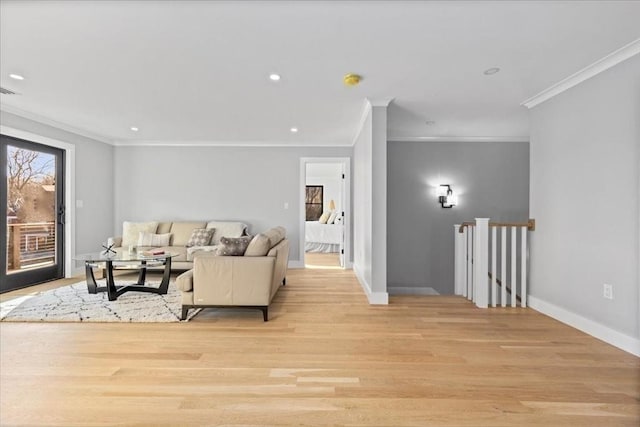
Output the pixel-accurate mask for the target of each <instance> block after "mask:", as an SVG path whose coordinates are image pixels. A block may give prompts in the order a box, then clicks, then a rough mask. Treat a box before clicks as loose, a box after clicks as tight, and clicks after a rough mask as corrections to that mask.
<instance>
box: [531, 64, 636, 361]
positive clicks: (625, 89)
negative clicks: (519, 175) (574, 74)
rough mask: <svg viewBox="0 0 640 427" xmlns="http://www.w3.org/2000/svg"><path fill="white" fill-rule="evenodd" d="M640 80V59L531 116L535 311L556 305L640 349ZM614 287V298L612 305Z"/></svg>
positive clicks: (554, 100)
mask: <svg viewBox="0 0 640 427" xmlns="http://www.w3.org/2000/svg"><path fill="white" fill-rule="evenodd" d="M639 76H640V55H636V56H634V57H632V58H630V59H628V60H626V61H624V62H622V63H620V64H618V65H616V66H615V67H613V68H610V69H608V70H606V71H604V72H602V73H600V74H598V75H596V76H595V77H592V78H590V79H588V80H586V81H584V82H582V83H580V84H579V85H577V86H574V87H573V88H571V89H569V90H567V91H565V92H563V93H561V94H559V95H557V96H555V97H554V98H552V99H550V100H548V101H546V102H544V103H542V104H539V105H538V106H536V107H534V108H533V109H532V110H531V213H532V216H533V217H535V218H536V220H537V230H536V231H535V232H534V233H533V235H532V240H531V287H530V294H531V297H532V305H533V304H534V302H535V301H536V299H537V300H538V301H539V302H542V303H547V304H551V305H553V306H554V307H556V308H557V309H558V310H559V311H560V312H564V313H565V315H567V314H568V315H569V316H573V318H575V319H577V318H578V317H576V316H579V318H581V319H587V322H584V321H583V320H580V322H581V326H585V325H586V324H588V322H595V323H596V324H597V325H596V326H597V328H599V327H600V326H604V327H606V328H609V329H610V330H614V331H617V332H620V333H622V334H625V335H627V336H631V337H634V338H636V343H638V341H637V338H639V337H640V329H639V326H638V325H639V322H640V319H638V316H639V314H638V313H639V311H640V306H639V295H638V293H639V290H638V284H639V281H640V277H638V275H639V273H638V264H639V263H640V249H639V244H640V242H639V237H638V236H639V228H640V225H639V222H640V208H639V203H640V194H639V193H640V187H639V174H640V148H639V146H640V120H639V119H640V77H639ZM605 283H606V284H611V285H612V286H613V300H610V299H605V298H603V284H605ZM598 325H600V326H598ZM607 334H608V335H611V334H610V333H607ZM637 348H638V349H639V350H637V351H640V345H638V347H637Z"/></svg>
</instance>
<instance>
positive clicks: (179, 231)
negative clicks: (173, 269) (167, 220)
mask: <svg viewBox="0 0 640 427" xmlns="http://www.w3.org/2000/svg"><path fill="white" fill-rule="evenodd" d="M205 225H206V223H205V222H204V221H202V222H174V223H173V224H171V234H173V243H172V245H173V246H185V245H186V244H187V242H188V241H189V238H191V233H192V232H193V230H195V229H196V228H204V227H205Z"/></svg>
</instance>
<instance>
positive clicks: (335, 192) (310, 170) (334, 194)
mask: <svg viewBox="0 0 640 427" xmlns="http://www.w3.org/2000/svg"><path fill="white" fill-rule="evenodd" d="M306 185H322V186H323V189H322V190H323V191H322V198H323V203H324V211H325V212H326V211H328V210H329V202H330V201H331V200H333V201H334V202H335V204H336V209H335V210H336V212H340V211H341V210H342V206H341V203H342V165H341V164H333V163H309V164H307V175H306Z"/></svg>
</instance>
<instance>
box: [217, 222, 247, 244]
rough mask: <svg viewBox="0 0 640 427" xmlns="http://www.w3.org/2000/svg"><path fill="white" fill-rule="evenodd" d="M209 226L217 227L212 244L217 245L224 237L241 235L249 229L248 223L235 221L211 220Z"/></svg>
mask: <svg viewBox="0 0 640 427" xmlns="http://www.w3.org/2000/svg"><path fill="white" fill-rule="evenodd" d="M207 228H215V229H216V231H215V232H214V233H213V237H212V238H211V243H210V244H211V245H217V244H219V243H220V239H221V238H222V237H241V236H242V235H243V234H245V232H246V230H247V224H244V223H242V222H234V221H209V222H208V223H207Z"/></svg>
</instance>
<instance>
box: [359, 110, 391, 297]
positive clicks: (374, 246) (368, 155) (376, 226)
mask: <svg viewBox="0 0 640 427" xmlns="http://www.w3.org/2000/svg"><path fill="white" fill-rule="evenodd" d="M353 165H354V173H353V175H354V184H353V186H354V197H353V209H354V216H353V218H354V236H353V239H354V252H355V253H354V265H353V270H354V272H355V273H356V276H357V277H358V280H359V281H360V284H361V285H362V287H363V288H364V290H365V292H366V293H367V297H368V298H369V302H370V303H372V304H387V303H388V298H389V297H388V293H387V258H386V255H387V241H386V238H387V107H386V104H385V106H371V105H368V106H367V112H366V116H365V118H364V120H363V123H362V127H361V129H360V132H359V133H358V136H357V137H356V139H355V143H354V146H353Z"/></svg>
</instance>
